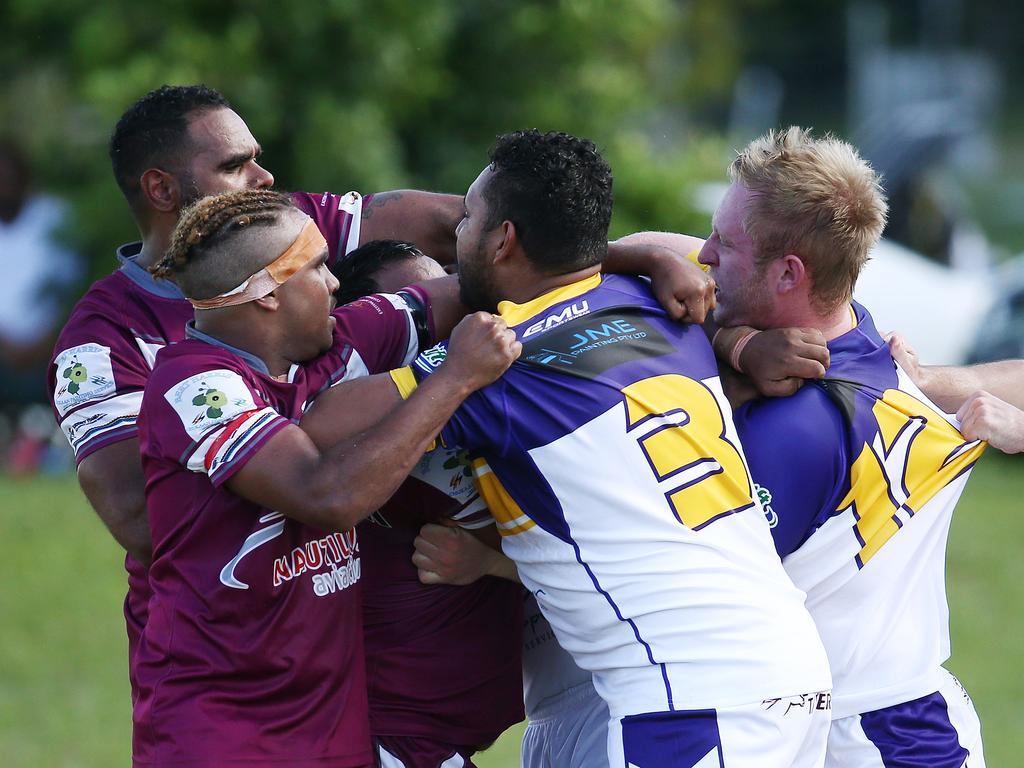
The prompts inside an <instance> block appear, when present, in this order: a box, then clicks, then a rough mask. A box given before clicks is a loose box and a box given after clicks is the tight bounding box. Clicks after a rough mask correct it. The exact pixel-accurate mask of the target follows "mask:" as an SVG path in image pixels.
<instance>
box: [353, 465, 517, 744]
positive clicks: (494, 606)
mask: <svg viewBox="0 0 1024 768" xmlns="http://www.w3.org/2000/svg"><path fill="white" fill-rule="evenodd" d="M459 454H460V452H459V451H455V450H451V449H446V448H438V449H436V450H433V451H430V452H428V453H427V454H426V455H425V456H424V457H423V459H422V460H421V461H420V463H419V464H418V465H417V466H416V468H415V469H414V470H413V472H412V474H411V475H410V477H409V479H408V480H406V482H405V483H403V485H402V487H401V488H399V490H398V491H397V492H396V493H395V495H394V496H393V497H392V498H391V500H390V501H389V502H388V503H387V504H386V505H385V506H384V508H383V509H382V510H381V512H380V514H378V515H374V517H373V518H371V519H370V520H368V521H366V522H365V523H363V524H362V525H360V526H359V541H360V544H361V545H362V548H363V553H364V554H365V558H364V561H363V617H364V622H365V633H366V634H365V638H366V668H367V679H368V683H369V696H370V730H371V731H372V733H373V735H374V736H376V737H383V736H416V737H422V738H428V739H431V740H433V741H437V742H440V743H442V744H446V745H449V746H450V747H452V748H453V749H455V748H461V749H462V750H463V751H473V750H475V749H478V748H482V747H483V746H486V745H487V744H489V743H490V742H492V741H494V740H495V739H496V738H497V737H498V736H499V735H501V733H502V732H503V731H504V730H505V729H506V728H508V727H509V726H510V725H513V724H515V723H518V722H520V721H521V720H522V719H523V717H524V715H523V696H522V694H523V685H522V666H521V651H522V597H521V594H520V593H521V591H522V587H520V586H519V585H518V584H514V583H512V582H510V581H506V580H504V579H497V578H493V577H485V578H483V579H480V580H479V581H477V582H475V583H474V584H470V585H468V586H464V587H455V586H445V585H436V586H425V585H423V584H421V583H420V582H419V578H418V576H417V573H416V568H415V566H414V565H413V564H412V555H413V539H415V538H416V534H417V533H418V531H419V526H420V525H421V524H422V523H423V522H426V521H431V520H439V519H441V518H445V517H453V518H454V519H455V520H457V521H458V522H459V524H460V525H462V526H463V527H466V528H475V527H481V526H483V525H493V520H492V518H491V516H490V513H489V512H488V511H487V508H486V507H485V506H484V504H483V502H482V500H481V499H480V497H479V495H478V494H477V493H476V489H475V487H474V484H473V479H472V477H471V474H470V473H469V472H468V471H467V470H468V465H467V464H466V463H465V462H464V461H463V460H462V458H461V456H460V455H459Z"/></svg>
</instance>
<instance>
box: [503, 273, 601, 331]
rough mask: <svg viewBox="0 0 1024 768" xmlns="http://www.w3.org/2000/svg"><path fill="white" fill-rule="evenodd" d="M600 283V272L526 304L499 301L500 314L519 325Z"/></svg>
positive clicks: (592, 288) (510, 323)
mask: <svg viewBox="0 0 1024 768" xmlns="http://www.w3.org/2000/svg"><path fill="white" fill-rule="evenodd" d="M600 284H601V273H600V272H598V273H596V274H594V275H591V276H590V277H586V278H584V279H582V280H577V281H576V282H575V283H569V285H563V286H562V287H561V288H556V289H555V290H553V291H548V292H547V293H545V294H544V295H543V296H538V297H537V298H536V299H533V300H532V301H528V302H526V303H525V304H516V303H514V302H511V301H502V302H499V303H498V314H499V315H501V318H502V319H503V320H504V321H505V322H506V323H508V324H509V325H519V324H520V323H524V322H526V321H527V320H529V319H530V318H532V317H533V316H534V315H539V314H540V313H541V312H543V311H544V310H545V309H547V308H548V307H553V306H554V305H555V304H560V303H561V302H563V301H568V300H569V299H573V298H575V297H577V296H581V295H582V294H584V293H586V292H587V291H592V290H594V289H595V288H597V286H599V285H600Z"/></svg>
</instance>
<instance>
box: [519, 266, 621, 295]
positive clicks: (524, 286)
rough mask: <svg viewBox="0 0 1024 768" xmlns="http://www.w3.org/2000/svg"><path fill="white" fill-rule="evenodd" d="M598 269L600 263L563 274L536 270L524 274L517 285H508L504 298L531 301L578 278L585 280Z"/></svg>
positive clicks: (576, 281) (570, 283) (577, 280)
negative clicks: (508, 288)
mask: <svg viewBox="0 0 1024 768" xmlns="http://www.w3.org/2000/svg"><path fill="white" fill-rule="evenodd" d="M600 271H601V265H600V264H596V265H594V266H592V267H587V268H586V269H579V270H576V271H575V272H567V273H566V274H564V275H542V274H539V273H536V272H535V273H533V274H530V275H524V276H523V279H522V280H521V281H518V284H517V285H514V286H511V287H510V290H508V291H507V292H506V297H505V298H506V300H508V301H511V302H514V303H516V304H525V303H526V302H528V301H533V300H534V299H536V298H538V297H540V296H543V295H544V294H545V293H550V292H551V291H554V290H557V289H559V288H561V287H563V286H566V285H572V284H573V283H578V282H579V281H580V280H586V279H587V278H588V277H591V276H593V275H596V274H597V273H598V272H600Z"/></svg>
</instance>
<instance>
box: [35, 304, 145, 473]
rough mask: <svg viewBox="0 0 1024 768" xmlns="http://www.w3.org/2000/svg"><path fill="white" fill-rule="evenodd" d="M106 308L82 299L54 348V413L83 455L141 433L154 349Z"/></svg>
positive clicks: (51, 369)
mask: <svg viewBox="0 0 1024 768" xmlns="http://www.w3.org/2000/svg"><path fill="white" fill-rule="evenodd" d="M112 315H116V311H115V310H114V309H113V308H111V307H109V306H108V307H106V313H104V312H100V311H94V310H92V309H90V308H89V307H82V306H81V305H80V306H79V308H77V309H76V311H75V312H74V313H73V314H72V315H71V318H70V319H69V320H68V323H67V325H66V326H65V327H64V330H63V331H62V333H61V335H60V337H59V338H58V340H57V344H56V347H55V348H54V353H53V357H52V359H51V360H50V366H49V370H48V371H47V390H48V392H49V395H50V402H51V404H52V405H53V412H54V416H55V418H56V419H57V423H58V424H60V427H61V429H62V430H63V432H64V435H65V436H66V437H67V439H68V442H69V443H70V444H71V448H72V449H73V450H74V452H75V460H76V461H77V462H78V463H81V462H82V460H83V459H84V458H85V457H86V456H88V455H89V454H91V453H93V452H94V451H96V450H98V449H100V448H102V447H103V446H105V445H109V444H111V443H114V442H117V441H119V440H125V439H128V438H132V437H135V436H136V433H137V427H136V421H137V419H138V415H139V406H140V405H141V403H142V390H143V389H144V388H145V386H146V380H147V379H148V378H149V371H150V366H151V363H152V360H151V357H152V355H153V351H152V350H149V349H143V348H142V347H141V346H140V344H139V343H138V342H137V341H136V339H135V338H134V337H133V336H132V334H131V333H130V332H129V331H128V330H127V329H125V328H123V327H121V326H120V325H118V323H117V322H116V320H115V319H114V318H113V317H112Z"/></svg>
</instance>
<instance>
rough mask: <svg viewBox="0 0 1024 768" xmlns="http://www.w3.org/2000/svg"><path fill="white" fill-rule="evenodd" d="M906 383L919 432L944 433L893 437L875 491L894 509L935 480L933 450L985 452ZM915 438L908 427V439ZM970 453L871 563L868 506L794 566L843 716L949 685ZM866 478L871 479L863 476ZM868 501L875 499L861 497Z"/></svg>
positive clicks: (832, 523) (829, 527)
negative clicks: (928, 469) (959, 508)
mask: <svg viewBox="0 0 1024 768" xmlns="http://www.w3.org/2000/svg"><path fill="white" fill-rule="evenodd" d="M898 381H899V390H900V391H901V392H905V393H907V394H909V395H912V396H913V397H914V398H915V399H916V400H917V401H920V403H919V406H920V407H919V408H917V406H912V405H911V406H907V405H903V406H902V407H904V408H906V409H907V410H906V414H907V415H906V418H907V424H908V425H909V426H910V427H914V426H916V424H917V422H916V421H915V419H920V418H924V419H927V420H928V422H927V423H929V424H930V425H931V426H934V425H938V426H939V427H940V429H937V430H936V429H932V428H931V426H930V427H929V429H921V430H920V431H919V433H915V434H914V435H913V437H912V438H911V439H910V440H893V441H892V443H891V444H890V445H888V446H879V449H877V450H876V451H875V454H876V455H877V456H878V457H879V458H878V459H877V461H878V466H879V467H881V469H879V470H878V471H877V479H876V480H875V484H876V485H880V486H882V487H881V488H880V489H875V490H874V496H873V498H877V499H881V502H880V503H881V504H884V505H888V504H890V503H892V502H890V501H889V499H894V500H895V501H898V502H900V504H903V502H904V501H906V494H907V486H908V485H909V486H910V490H911V492H913V490H914V479H915V477H916V475H917V474H920V475H921V476H922V477H927V476H928V475H926V474H925V472H924V470H920V471H917V470H916V469H915V466H914V463H915V462H919V463H922V464H923V461H920V460H919V458H918V456H923V455H924V452H925V449H926V448H929V444H939V443H938V442H937V441H943V440H944V441H946V442H945V443H941V445H943V446H946V444H947V443H948V445H949V446H958V445H962V446H965V447H966V448H967V449H968V450H971V451H977V450H978V448H977V444H976V443H972V442H968V443H964V439H963V438H962V437H961V436H960V435H959V433H954V432H953V427H955V426H956V420H955V419H953V418H952V417H950V416H948V414H943V413H942V412H941V411H940V410H939V409H938V407H937V406H935V405H933V404H931V403H930V402H929V401H928V399H927V398H926V397H925V396H924V394H922V393H921V391H920V390H919V389H918V388H917V387H916V386H915V385H914V384H913V382H911V381H910V379H909V378H907V376H906V374H904V373H903V372H902V371H898ZM886 397H887V398H890V399H891V398H892V397H893V395H891V394H890V393H887V394H886ZM911 407H914V408H917V410H919V411H920V413H917V412H916V410H915V411H911V410H910V408H911ZM943 420H944V421H945V422H947V423H948V426H947V424H944V423H943ZM898 426H899V425H898V424H897V425H895V426H893V427H892V428H891V429H892V431H895V430H896V428H897V427H898ZM910 432H911V430H910V429H907V430H906V432H905V434H910ZM877 440H879V438H876V441H877ZM933 441H934V442H933ZM931 450H932V452H933V453H934V451H935V450H936V449H934V448H932V449H931ZM947 450H948V448H947V447H942V448H941V449H938V452H939V454H940V455H942V456H945V455H946V452H947ZM915 452H919V453H918V454H915ZM964 453H965V451H964V450H963V449H962V448H957V449H956V450H955V451H953V452H952V453H951V454H950V457H949V458H947V466H948V467H949V468H948V470H947V469H940V470H939V473H940V474H941V473H942V472H946V474H947V475H948V476H947V477H944V478H943V479H942V482H945V483H946V484H945V485H944V486H942V487H941V488H940V489H939V490H938V491H937V492H936V493H935V494H934V496H932V497H931V498H930V499H929V500H928V501H927V502H925V503H924V504H922V505H920V508H919V509H918V510H917V511H916V512H912V511H910V510H909V509H908V507H907V505H905V504H904V505H903V506H901V507H899V508H898V509H897V510H896V512H895V513H894V514H893V515H892V519H894V520H898V523H896V524H895V525H897V526H898V528H896V527H894V531H895V532H894V533H892V534H891V536H890V538H888V539H886V540H885V541H884V543H883V544H881V545H880V546H878V547H877V549H875V550H874V551H873V552H872V554H871V555H870V557H869V558H867V559H866V560H865V559H864V554H863V553H864V552H865V550H866V547H865V544H864V542H863V541H861V540H859V539H858V537H857V536H856V535H855V532H856V531H857V529H858V526H859V525H863V524H864V520H865V519H866V518H867V517H868V516H869V515H871V514H873V510H872V508H871V507H870V506H869V505H867V504H861V505H860V506H859V507H858V506H857V505H856V504H854V505H851V506H850V507H848V508H846V509H844V510H843V511H842V512H840V513H839V514H836V515H835V516H833V517H831V518H830V519H829V520H828V521H827V522H826V523H825V524H824V525H823V526H822V527H821V528H819V529H818V530H817V531H815V532H814V533H813V534H812V535H811V536H810V537H809V538H808V540H807V541H806V542H805V543H804V544H803V546H801V547H800V548H799V549H797V550H796V551H795V552H793V553H792V554H790V555H789V556H788V557H786V559H785V561H784V565H785V568H786V571H787V572H788V573H789V575H790V576H791V577H792V579H793V582H794V583H795V584H796V585H797V586H798V587H800V588H801V589H802V590H804V591H805V592H806V593H807V608H808V610H809V611H810V612H811V615H812V616H813V617H814V621H815V624H816V625H817V626H818V631H819V632H820V634H821V637H822V640H823V641H824V643H825V647H826V649H827V651H828V655H829V662H830V665H831V668H832V674H833V698H832V714H833V717H834V718H837V719H838V718H843V717H849V716H851V715H855V714H859V713H863V712H871V711H874V710H878V709H882V708H885V707H889V706H892V705H894V704H899V703H902V702H906V701H910V700H913V699H917V698H919V697H921V696H924V695H926V694H929V693H932V692H934V691H936V690H938V689H939V687H940V686H941V685H942V681H943V677H942V675H943V671H942V670H941V665H942V663H943V662H945V661H946V660H947V659H948V658H949V655H950V642H949V608H948V606H947V603H946V588H945V553H946V540H947V537H948V534H949V526H950V523H951V521H952V516H953V509H954V507H955V506H956V503H957V501H958V500H959V498H960V495H961V493H962V492H963V490H964V487H965V486H966V484H967V481H968V478H969V477H970V470H967V471H961V470H959V469H958V468H957V467H956V466H955V465H954V464H953V463H952V459H953V458H955V457H956V456H959V455H962V454H964ZM861 460H866V461H867V463H868V464H869V465H870V466H871V468H872V471H874V464H873V463H872V461H874V459H872V457H871V456H870V455H868V454H866V453H865V454H864V455H862V457H861ZM929 466H930V465H929ZM958 473H959V474H958ZM932 474H934V471H932ZM865 476H868V475H867V472H862V473H861V475H860V477H861V478H864V477H865ZM861 482H862V483H864V484H867V483H866V482H865V481H864V480H863V479H862V481H861ZM886 489H888V490H886ZM869 490H872V489H870V488H869ZM860 498H861V499H863V498H871V497H869V496H867V494H861V495H860ZM893 507H894V508H895V504H893ZM885 515H888V508H886V511H885ZM880 519H882V518H880ZM858 557H860V560H858ZM861 562H863V564H861Z"/></svg>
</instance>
